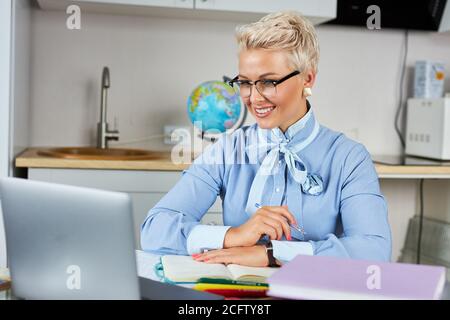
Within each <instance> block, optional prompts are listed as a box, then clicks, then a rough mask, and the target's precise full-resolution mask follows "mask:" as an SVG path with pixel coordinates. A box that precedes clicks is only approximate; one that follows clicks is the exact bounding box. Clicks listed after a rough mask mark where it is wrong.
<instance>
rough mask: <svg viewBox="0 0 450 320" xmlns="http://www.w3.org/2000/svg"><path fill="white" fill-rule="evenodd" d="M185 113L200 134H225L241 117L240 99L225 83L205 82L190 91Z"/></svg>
mask: <svg viewBox="0 0 450 320" xmlns="http://www.w3.org/2000/svg"><path fill="white" fill-rule="evenodd" d="M187 111H188V116H189V119H190V120H191V122H192V123H193V124H194V126H196V127H197V128H198V129H200V130H201V131H202V132H205V131H212V130H214V131H215V132H216V133H217V132H225V131H227V130H228V129H232V128H233V127H234V126H235V125H236V124H237V122H238V120H239V119H240V117H241V111H242V108H241V99H240V96H239V93H237V92H236V91H235V90H234V89H233V88H232V87H230V86H229V85H228V84H226V83H225V82H221V81H207V82H204V83H202V84H200V85H199V86H198V87H196V88H195V89H194V90H193V91H192V93H191V95H190V96H189V98H188V101H187Z"/></svg>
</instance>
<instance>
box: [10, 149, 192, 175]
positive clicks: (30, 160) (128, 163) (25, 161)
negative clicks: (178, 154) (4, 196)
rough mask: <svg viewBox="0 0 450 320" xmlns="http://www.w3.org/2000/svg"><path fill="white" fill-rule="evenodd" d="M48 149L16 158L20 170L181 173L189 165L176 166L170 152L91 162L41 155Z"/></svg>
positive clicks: (29, 151) (31, 150) (27, 151)
mask: <svg viewBox="0 0 450 320" xmlns="http://www.w3.org/2000/svg"><path fill="white" fill-rule="evenodd" d="M41 149H47V148H38V147H36V148H28V149H26V150H25V151H24V152H22V153H21V154H20V155H18V156H17V158H16V167H19V168H61V169H114V170H150V171H152V170H162V171H181V170H184V169H186V168H187V167H188V166H189V164H174V163H172V161H170V152H161V157H160V158H158V159H150V160H91V159H64V158H55V157H50V156H43V155H39V154H38V151H39V150H41Z"/></svg>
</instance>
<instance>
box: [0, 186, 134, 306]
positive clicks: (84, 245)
mask: <svg viewBox="0 0 450 320" xmlns="http://www.w3.org/2000/svg"><path fill="white" fill-rule="evenodd" d="M0 200H1V205H2V209H3V216H4V225H5V234H6V245H7V254H8V263H9V267H10V271H11V278H12V287H13V292H14V295H15V296H17V297H19V298H26V299H139V298H140V294H139V282H138V277H137V268H136V259H135V251H134V235H133V232H134V230H133V221H132V205H131V199H130V197H129V195H127V194H125V193H118V192H110V191H103V190H97V189H90V188H81V187H74V186H67V185H61V184H54V183H47V182H37V181H30V180H25V179H17V178H2V179H0Z"/></svg>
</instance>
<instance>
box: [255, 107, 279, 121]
mask: <svg viewBox="0 0 450 320" xmlns="http://www.w3.org/2000/svg"><path fill="white" fill-rule="evenodd" d="M253 109H254V110H255V115H256V116H257V117H258V118H265V117H267V116H269V115H270V114H271V113H272V111H273V110H275V109H276V106H275V105H271V106H266V107H258V108H255V107H254V108H253Z"/></svg>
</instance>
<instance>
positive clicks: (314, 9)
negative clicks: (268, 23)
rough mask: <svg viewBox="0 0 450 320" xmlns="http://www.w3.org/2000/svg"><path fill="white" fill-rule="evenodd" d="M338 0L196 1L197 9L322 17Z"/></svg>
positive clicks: (334, 6)
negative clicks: (293, 12)
mask: <svg viewBox="0 0 450 320" xmlns="http://www.w3.org/2000/svg"><path fill="white" fill-rule="evenodd" d="M333 8H334V12H333V14H334V15H336V0H314V1H311V0H245V1H242V0H196V1H195V9H207V10H223V11H235V12H250V13H270V12H276V11H281V10H296V11H300V12H301V13H302V14H303V15H305V16H310V15H311V16H321V15H323V14H324V13H326V12H329V11H331V12H332V11H333V10H332V9H333Z"/></svg>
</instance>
